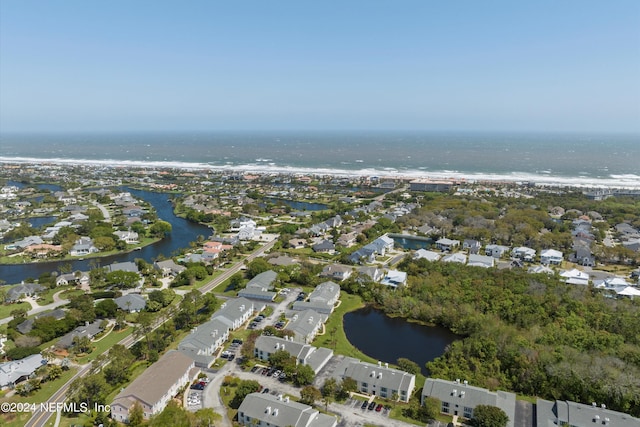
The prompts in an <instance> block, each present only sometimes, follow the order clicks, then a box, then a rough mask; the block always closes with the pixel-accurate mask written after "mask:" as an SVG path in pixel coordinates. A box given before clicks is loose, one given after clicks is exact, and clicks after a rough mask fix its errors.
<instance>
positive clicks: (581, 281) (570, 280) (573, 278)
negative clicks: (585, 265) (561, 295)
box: [560, 268, 589, 286]
mask: <svg viewBox="0 0 640 427" xmlns="http://www.w3.org/2000/svg"><path fill="white" fill-rule="evenodd" d="M560 277H561V278H562V281H563V282H565V283H567V284H571V285H584V286H587V285H588V284H589V275H588V274H587V273H585V272H584V271H580V270H578V269H577V268H574V269H572V270H566V271H563V272H562V273H560Z"/></svg>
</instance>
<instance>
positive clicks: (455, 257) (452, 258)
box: [442, 252, 467, 264]
mask: <svg viewBox="0 0 640 427" xmlns="http://www.w3.org/2000/svg"><path fill="white" fill-rule="evenodd" d="M442 262H457V263H458V264H466V263H467V255H465V254H463V253H462V252H455V253H452V254H448V255H445V256H444V257H442Z"/></svg>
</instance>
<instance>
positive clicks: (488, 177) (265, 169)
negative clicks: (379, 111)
mask: <svg viewBox="0 0 640 427" xmlns="http://www.w3.org/2000/svg"><path fill="white" fill-rule="evenodd" d="M0 163H29V164H59V165H75V166H78V165H86V166H96V167H131V168H146V169H150V168H151V169H153V168H168V169H184V170H189V171H194V170H206V171H212V172H216V171H218V172H237V173H254V174H288V175H315V176H325V175H330V176H336V177H347V178H349V177H373V176H375V177H378V178H381V179H385V178H396V179H398V178H405V179H406V178H433V179H456V180H461V179H463V180H466V181H468V182H477V181H496V182H498V181H499V182H533V183H535V184H536V185H546V186H558V187H577V188H624V189H640V175H636V174H610V175H608V176H606V177H597V178H594V177H584V176H576V177H567V176H554V175H552V174H551V172H550V171H540V172H539V174H534V173H527V172H511V173H502V174H494V173H477V172H462V171H455V170H441V171H428V172H427V171H424V170H420V169H406V170H402V171H398V170H397V169H393V168H382V169H375V168H361V169H340V168H310V167H298V166H281V165H276V164H274V163H268V164H265V163H263V164H243V165H232V164H225V165H211V164H208V163H197V162H179V161H139V160H112V159H103V160H89V159H67V158H51V159H40V158H34V157H2V156H0Z"/></svg>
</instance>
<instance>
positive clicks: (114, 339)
mask: <svg viewBox="0 0 640 427" xmlns="http://www.w3.org/2000/svg"><path fill="white" fill-rule="evenodd" d="M132 333H133V328H131V327H129V328H127V329H124V330H122V331H117V332H114V331H113V330H111V332H109V333H108V334H107V335H105V336H103V337H102V339H100V340H99V341H96V342H94V343H93V351H92V352H91V353H90V354H88V355H86V356H83V357H81V358H79V359H77V362H78V363H80V364H84V363H87V362H90V361H91V360H92V359H95V357H96V355H98V354H102V353H104V352H105V351H107V350H108V349H109V348H111V347H113V345H114V344H117V343H118V342H120V340H122V339H123V338H126V337H128V336H129V335H131V334H132Z"/></svg>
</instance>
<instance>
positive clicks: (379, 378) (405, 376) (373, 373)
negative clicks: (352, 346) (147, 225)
mask: <svg viewBox="0 0 640 427" xmlns="http://www.w3.org/2000/svg"><path fill="white" fill-rule="evenodd" d="M333 376H334V377H335V378H336V379H337V380H343V379H344V378H346V377H350V378H353V379H354V380H355V381H356V383H357V385H358V391H360V392H361V393H366V394H370V395H373V396H380V397H382V398H387V399H391V398H394V397H397V398H398V399H399V400H401V401H403V402H408V401H409V398H410V397H411V393H413V389H414V388H415V385H416V376H415V375H413V374H409V373H408V372H405V371H401V370H399V369H394V368H389V365H388V364H386V363H385V364H384V365H383V364H382V363H380V362H378V364H377V365H374V364H372V363H367V362H361V361H360V360H358V359H354V358H352V357H346V358H344V360H342V362H340V364H339V365H338V366H337V367H336V369H335V370H334V372H333Z"/></svg>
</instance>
